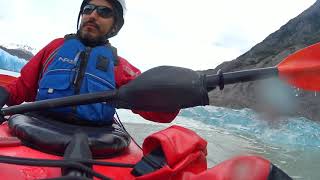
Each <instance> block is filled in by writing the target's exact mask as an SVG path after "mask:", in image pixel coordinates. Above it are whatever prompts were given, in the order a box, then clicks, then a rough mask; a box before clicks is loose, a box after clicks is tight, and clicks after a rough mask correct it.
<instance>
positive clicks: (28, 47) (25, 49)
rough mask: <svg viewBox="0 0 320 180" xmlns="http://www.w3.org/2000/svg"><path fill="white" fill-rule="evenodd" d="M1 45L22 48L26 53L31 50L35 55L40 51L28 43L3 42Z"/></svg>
mask: <svg viewBox="0 0 320 180" xmlns="http://www.w3.org/2000/svg"><path fill="white" fill-rule="evenodd" d="M1 46H3V47H5V48H7V49H20V50H23V51H24V52H26V53H28V52H31V53H32V54H33V55H35V54H36V53H37V52H38V50H37V49H35V48H32V47H30V46H29V45H26V44H16V43H9V44H1Z"/></svg>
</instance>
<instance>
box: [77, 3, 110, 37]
mask: <svg viewBox="0 0 320 180" xmlns="http://www.w3.org/2000/svg"><path fill="white" fill-rule="evenodd" d="M89 4H92V5H95V6H104V7H107V8H110V9H112V6H111V4H110V3H109V2H108V1H106V0H91V1H90V2H89ZM113 22H114V17H113V16H111V17H102V16H101V15H99V13H98V12H97V9H95V10H94V11H93V12H92V13H88V14H85V13H83V14H82V19H81V24H80V36H81V37H82V38H83V39H84V40H86V41H89V42H97V41H99V39H100V38H103V37H104V36H105V35H106V34H107V33H108V32H110V30H111V28H112V26H113Z"/></svg>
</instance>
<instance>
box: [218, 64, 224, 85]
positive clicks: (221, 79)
mask: <svg viewBox="0 0 320 180" xmlns="http://www.w3.org/2000/svg"><path fill="white" fill-rule="evenodd" d="M217 75H218V80H219V84H218V85H219V89H220V90H223V88H224V78H223V73H222V70H221V69H219V70H218V72H217Z"/></svg>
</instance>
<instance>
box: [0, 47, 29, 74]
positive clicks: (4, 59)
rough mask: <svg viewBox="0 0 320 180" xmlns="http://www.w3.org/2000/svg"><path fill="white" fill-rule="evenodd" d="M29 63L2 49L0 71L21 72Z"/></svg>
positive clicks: (0, 52)
mask: <svg viewBox="0 0 320 180" xmlns="http://www.w3.org/2000/svg"><path fill="white" fill-rule="evenodd" d="M26 63H27V61H26V60H25V59H22V58H18V57H17V56H13V55H11V54H9V53H7V52H6V51H4V50H2V49H0V69H4V70H8V71H14V72H20V70H21V68H22V67H23V66H24V65H25V64H26Z"/></svg>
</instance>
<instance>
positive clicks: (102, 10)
mask: <svg viewBox="0 0 320 180" xmlns="http://www.w3.org/2000/svg"><path fill="white" fill-rule="evenodd" d="M95 9H96V10H97V14H98V15H99V16H101V17H103V18H109V17H111V16H113V11H112V9H111V8H108V7H106V6H96V5H93V4H88V5H86V6H84V8H83V10H82V14H86V15H90V14H91V13H92V12H93V11H94V10H95Z"/></svg>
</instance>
